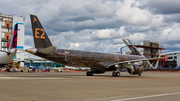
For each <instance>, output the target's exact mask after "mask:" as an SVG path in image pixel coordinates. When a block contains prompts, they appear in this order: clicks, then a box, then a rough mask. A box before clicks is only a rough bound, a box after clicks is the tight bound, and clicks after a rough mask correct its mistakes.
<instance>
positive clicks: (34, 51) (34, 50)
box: [26, 48, 37, 54]
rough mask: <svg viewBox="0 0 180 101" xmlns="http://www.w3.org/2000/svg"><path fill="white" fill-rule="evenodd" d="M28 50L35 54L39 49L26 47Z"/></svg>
mask: <svg viewBox="0 0 180 101" xmlns="http://www.w3.org/2000/svg"><path fill="white" fill-rule="evenodd" d="M26 52H28V53H30V54H35V53H36V52H37V49H35V48H31V49H26Z"/></svg>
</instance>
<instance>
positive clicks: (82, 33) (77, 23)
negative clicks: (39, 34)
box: [0, 0, 180, 53]
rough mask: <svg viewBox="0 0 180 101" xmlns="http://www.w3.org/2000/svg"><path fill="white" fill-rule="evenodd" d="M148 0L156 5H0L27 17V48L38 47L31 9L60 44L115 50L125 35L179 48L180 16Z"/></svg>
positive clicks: (135, 1) (130, 0) (10, 0)
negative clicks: (144, 6)
mask: <svg viewBox="0 0 180 101" xmlns="http://www.w3.org/2000/svg"><path fill="white" fill-rule="evenodd" d="M150 1H151V0H150ZM17 2H18V3H17ZM161 2H163V1H158V5H159V4H161V5H160V6H161V7H160V8H164V7H165V5H164V4H167V3H161ZM173 2H174V1H172V4H175V3H176V2H175V3H173ZM148 3H150V6H152V5H155V4H154V1H153V2H145V1H141V0H124V1H118V0H75V1H74V0H44V1H33V0H29V1H24V0H6V1H0V9H1V10H3V11H1V12H2V13H4V14H9V15H10V14H15V15H17V16H21V15H22V16H24V17H25V19H26V20H25V21H26V24H25V28H26V29H25V34H26V35H25V47H26V48H29V47H34V41H33V37H32V30H31V23H30V18H29V14H30V13H31V14H36V15H37V16H38V17H39V19H40V21H41V23H42V25H43V26H44V28H45V30H46V32H47V34H48V35H49V37H50V40H51V41H52V44H53V45H55V46H56V47H58V48H70V49H78V50H87V51H100V52H110V53H111V52H113V53H114V52H117V51H119V48H120V47H122V46H124V45H125V44H124V43H123V41H122V39H123V38H129V39H130V40H131V41H132V42H133V43H135V44H141V43H142V41H144V40H152V41H159V42H160V43H161V44H162V45H163V44H165V46H167V47H173V48H179V47H180V46H179V44H178V42H180V41H179V40H180V35H179V34H178V33H180V30H179V29H180V24H179V23H178V22H176V20H177V19H179V18H177V17H176V20H173V17H171V14H169V15H164V14H161V13H158V14H155V13H153V12H152V10H149V9H146V8H143V7H141V6H143V5H148ZM177 3H178V2H177ZM155 6H156V8H158V6H157V5H155ZM159 10H162V9H159ZM165 10H167V9H163V12H166V11H165ZM168 12H169V11H168ZM174 12H178V11H174ZM167 16H168V18H169V21H167ZM171 21H173V22H171ZM172 44H173V45H172ZM165 48H166V47H165ZM124 50H128V49H126V48H125V49H124ZM172 51H173V50H172Z"/></svg>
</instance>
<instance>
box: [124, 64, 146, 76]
mask: <svg viewBox="0 0 180 101" xmlns="http://www.w3.org/2000/svg"><path fill="white" fill-rule="evenodd" d="M127 70H128V73H129V74H131V75H134V74H139V75H141V73H142V72H143V71H144V68H143V66H142V65H140V64H134V65H133V66H132V67H131V68H128V69H127Z"/></svg>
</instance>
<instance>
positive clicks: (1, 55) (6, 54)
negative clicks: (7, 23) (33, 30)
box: [0, 24, 18, 68]
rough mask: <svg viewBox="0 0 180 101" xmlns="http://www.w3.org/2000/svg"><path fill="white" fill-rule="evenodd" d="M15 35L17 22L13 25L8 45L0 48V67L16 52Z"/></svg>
mask: <svg viewBox="0 0 180 101" xmlns="http://www.w3.org/2000/svg"><path fill="white" fill-rule="evenodd" d="M17 36H18V24H15V25H14V31H13V34H12V38H11V42H10V47H9V49H8V50H7V51H6V50H0V68H1V67H4V66H6V65H7V64H9V63H11V62H12V61H13V59H14V57H15V55H16V52H17V49H16V48H17Z"/></svg>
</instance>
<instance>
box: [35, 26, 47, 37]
mask: <svg viewBox="0 0 180 101" xmlns="http://www.w3.org/2000/svg"><path fill="white" fill-rule="evenodd" d="M39 31H42V32H43V33H42V34H41V36H40V35H38V34H39ZM44 34H45V31H44V29H40V28H35V38H38V39H39V38H40V39H45V37H44Z"/></svg>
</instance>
